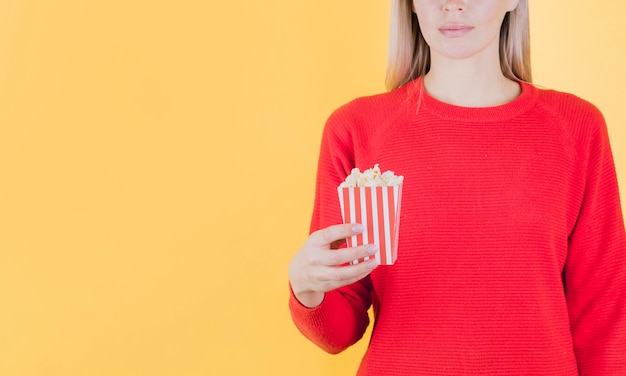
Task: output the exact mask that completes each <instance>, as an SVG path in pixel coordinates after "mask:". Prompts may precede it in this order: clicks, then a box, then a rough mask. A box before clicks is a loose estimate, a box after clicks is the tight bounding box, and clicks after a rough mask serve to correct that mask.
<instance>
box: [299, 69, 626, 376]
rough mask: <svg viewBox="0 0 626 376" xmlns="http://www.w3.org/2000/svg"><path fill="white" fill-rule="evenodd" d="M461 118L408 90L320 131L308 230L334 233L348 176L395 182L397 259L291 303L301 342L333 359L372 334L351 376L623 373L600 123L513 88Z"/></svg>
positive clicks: (362, 102) (617, 212)
mask: <svg viewBox="0 0 626 376" xmlns="http://www.w3.org/2000/svg"><path fill="white" fill-rule="evenodd" d="M520 85H521V87H522V94H521V96H520V97H519V98H517V99H516V100H514V101H513V102H511V103H508V104H505V105H502V106H497V107H488V108H462V107H457V106H453V105H449V104H445V103H443V102H440V101H438V100H436V99H434V98H432V97H430V96H429V95H428V94H427V93H426V92H425V91H424V90H423V86H422V82H421V80H420V79H418V80H415V81H413V82H411V83H409V84H407V85H405V86H404V87H402V88H400V89H397V90H395V91H392V92H390V93H385V94H381V95H376V96H371V97H366V98H360V99H357V100H355V101H352V102H351V103H348V104H347V105H345V106H343V107H341V108H339V109H338V110H337V111H335V112H334V113H333V114H332V116H331V117H330V118H329V120H328V123H327V125H326V128H325V131H324V136H323V140H322V146H321V155H320V159H319V171H318V176H317V193H316V200H315V208H314V213H313V220H312V224H311V231H314V230H317V229H320V228H324V227H327V226H329V225H332V224H337V223H341V213H340V208H339V202H338V198H337V191H336V187H337V186H338V185H339V183H340V182H341V181H343V179H344V178H345V177H346V176H347V175H348V174H349V173H350V170H351V169H352V168H353V167H359V168H360V169H361V170H364V169H367V168H370V167H372V166H373V165H374V164H375V163H379V164H380V167H381V169H382V170H383V171H384V170H393V171H394V172H395V173H396V174H399V175H400V174H401V175H404V176H405V180H404V188H403V193H402V209H401V219H400V237H399V240H398V241H399V248H398V260H397V261H396V264H395V265H392V266H379V267H378V268H377V269H375V270H374V271H373V272H372V273H371V275H370V276H368V277H367V278H365V279H363V280H361V281H360V282H357V283H355V284H353V285H350V286H347V287H344V288H341V289H339V290H335V291H332V292H329V293H327V294H326V296H325V299H324V301H323V303H322V304H321V305H320V306H319V307H317V308H314V309H308V308H306V307H304V306H302V305H301V304H300V303H299V302H298V301H297V300H296V298H295V297H294V296H293V294H292V295H291V298H290V309H291V314H292V317H293V319H294V322H295V323H296V325H297V327H298V328H299V329H300V331H301V332H302V333H303V334H304V335H305V336H306V337H308V338H309V339H310V340H312V341H313V342H315V343H316V344H317V345H319V346H320V347H321V348H323V349H324V350H326V351H328V352H331V353H337V352H340V351H342V350H344V349H345V348H347V347H348V346H350V345H352V344H353V343H355V342H356V341H358V340H359V339H360V338H361V337H362V336H363V333H364V331H365V329H366V327H367V326H368V324H369V319H368V314H367V310H368V308H369V307H370V305H372V304H373V307H374V316H375V323H374V329H373V332H372V337H371V341H370V344H369V347H368V350H367V352H366V354H365V356H364V358H363V360H362V363H361V366H360V368H359V372H358V374H359V375H385V376H388V375H412V376H415V375H463V376H466V375H525V376H528V375H541V376H546V375H594V376H600V375H615V376H617V375H619V376H624V375H626V241H625V234H624V222H623V219H622V214H621V209H620V202H619V197H618V189H617V182H616V174H615V168H614V164H613V159H612V155H611V150H610V146H609V141H608V137H607V130H606V126H605V122H604V119H603V117H602V115H601V114H600V112H599V111H598V110H597V109H596V108H595V107H594V106H592V105H591V104H589V103H587V102H585V101H583V100H581V99H579V98H577V97H575V96H572V95H569V94H564V93H560V92H556V91H550V90H540V89H538V88H536V87H534V86H532V85H529V84H524V83H521V84H520Z"/></svg>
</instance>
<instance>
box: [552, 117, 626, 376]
mask: <svg viewBox="0 0 626 376" xmlns="http://www.w3.org/2000/svg"><path fill="white" fill-rule="evenodd" d="M585 117H586V119H585V121H584V123H585V124H587V126H585V127H583V128H584V129H583V130H581V131H580V133H581V134H580V136H582V137H580V138H579V139H581V140H583V141H581V142H580V144H579V155H581V156H582V157H581V160H582V161H583V162H581V166H580V173H581V175H582V176H580V177H579V178H582V179H584V186H583V187H584V188H583V189H584V190H583V192H582V195H581V196H580V197H581V199H580V205H579V209H578V214H577V218H576V221H575V225H574V226H573V230H572V231H571V233H570V236H569V251H568V257H567V261H566V264H565V270H564V285H565V291H566V299H567V305H568V310H569V317H570V326H571V331H572V338H573V343H574V351H575V354H576V359H577V363H578V368H579V372H580V375H582V376H586V375H594V376H601V375H626V353H625V349H626V241H625V235H624V222H623V218H622V213H621V208H620V200H619V192H618V188H617V179H616V173H615V167H614V162H613V158H612V154H611V148H610V145H609V139H608V134H607V129H606V125H605V122H604V119H603V118H602V115H601V114H600V113H599V111H598V110H597V109H595V108H591V109H590V110H589V111H587V114H586V115H585Z"/></svg>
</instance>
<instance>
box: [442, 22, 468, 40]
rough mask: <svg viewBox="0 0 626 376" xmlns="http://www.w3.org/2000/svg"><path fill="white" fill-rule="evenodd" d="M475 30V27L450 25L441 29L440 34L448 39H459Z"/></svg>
mask: <svg viewBox="0 0 626 376" xmlns="http://www.w3.org/2000/svg"><path fill="white" fill-rule="evenodd" d="M473 29H474V27H473V26H469V25H463V24H448V25H443V26H442V27H440V28H439V32H440V33H441V34H443V36H445V37H447V38H459V37H462V36H464V35H465V34H467V33H469V32H470V31H472V30H473Z"/></svg>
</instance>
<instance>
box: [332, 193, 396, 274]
mask: <svg viewBox="0 0 626 376" xmlns="http://www.w3.org/2000/svg"><path fill="white" fill-rule="evenodd" d="M337 192H338V194H339V203H340V205H341V216H342V218H343V223H360V224H362V225H363V228H364V229H363V232H362V233H360V234H358V235H355V236H352V237H349V238H348V239H346V240H347V243H348V247H355V246H358V245H363V244H376V245H378V246H379V248H380V251H379V252H378V253H376V255H375V256H370V257H366V258H363V259H359V260H354V261H353V262H352V263H353V264H357V263H359V262H363V261H367V260H370V259H372V258H374V257H375V258H376V259H377V260H378V261H379V262H380V265H393V263H394V262H395V261H396V259H397V258H398V230H399V228H400V201H401V199H402V184H400V185H390V186H377V187H338V188H337Z"/></svg>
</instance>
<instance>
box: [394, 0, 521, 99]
mask: <svg viewBox="0 0 626 376" xmlns="http://www.w3.org/2000/svg"><path fill="white" fill-rule="evenodd" d="M500 67H501V69H502V73H503V74H504V76H505V77H507V78H509V79H512V80H516V81H525V82H532V75H531V70H530V32H529V22H528V0H519V4H518V5H517V7H516V8H515V9H514V10H512V11H510V12H507V13H506V15H505V16H504V20H503V21H502V26H501V27H500ZM429 70H430V47H428V44H426V40H424V37H423V36H422V32H421V31H420V28H419V23H418V21H417V15H416V14H415V13H413V1H412V0H392V3H391V30H390V36H389V56H388V64H387V79H386V85H387V89H388V90H390V91H391V90H393V89H397V88H399V87H400V86H403V85H404V84H406V83H408V82H410V81H412V80H414V79H416V78H418V77H420V76H423V75H425V74H426V73H428V71H429Z"/></svg>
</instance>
